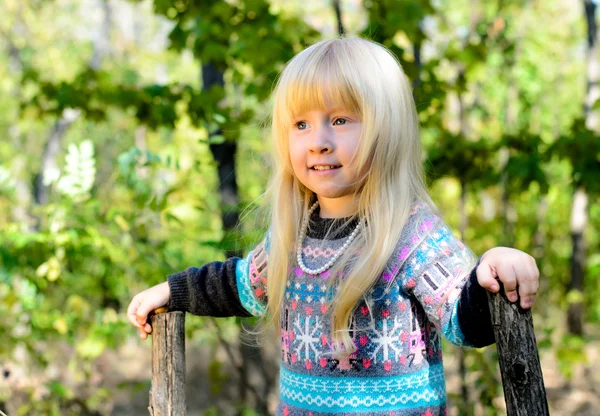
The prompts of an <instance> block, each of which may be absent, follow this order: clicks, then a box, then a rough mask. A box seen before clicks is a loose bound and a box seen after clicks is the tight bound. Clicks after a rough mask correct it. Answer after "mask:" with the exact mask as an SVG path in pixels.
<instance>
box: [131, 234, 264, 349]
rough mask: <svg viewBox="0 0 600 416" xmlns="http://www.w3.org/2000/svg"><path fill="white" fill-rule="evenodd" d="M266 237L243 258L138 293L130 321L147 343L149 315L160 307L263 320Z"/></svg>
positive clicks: (190, 270)
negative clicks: (255, 317)
mask: <svg viewBox="0 0 600 416" xmlns="http://www.w3.org/2000/svg"><path fill="white" fill-rule="evenodd" d="M268 241H269V239H268V234H267V237H266V238H265V240H264V241H263V242H262V243H260V244H259V245H258V246H257V247H256V248H255V249H254V250H252V252H250V254H248V256H246V258H244V259H240V258H230V259H227V260H226V261H224V262H212V263H208V264H206V265H204V266H202V267H200V268H196V267H190V268H188V269H186V270H184V271H183V272H180V273H175V274H173V275H170V276H168V278H167V282H164V283H161V284H158V285H156V286H153V287H151V288H149V289H146V290H144V291H143V292H140V293H138V294H137V295H135V296H134V297H133V299H132V300H131V302H130V304H129V307H128V308H127V315H128V318H129V321H130V322H131V324H132V325H133V326H135V327H136V328H138V329H139V331H140V337H141V338H142V339H146V338H147V336H148V334H149V333H151V332H152V328H151V327H150V325H149V324H148V322H147V320H148V315H149V314H150V313H151V312H152V311H154V310H156V309H157V308H159V307H162V306H165V305H166V306H167V307H168V309H170V310H174V311H184V312H190V313H193V314H196V315H205V316H207V315H208V316H241V317H246V316H252V315H254V316H262V315H263V314H264V312H265V310H266V304H267V296H266V288H267V254H268Z"/></svg>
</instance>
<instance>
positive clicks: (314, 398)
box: [128, 38, 539, 416]
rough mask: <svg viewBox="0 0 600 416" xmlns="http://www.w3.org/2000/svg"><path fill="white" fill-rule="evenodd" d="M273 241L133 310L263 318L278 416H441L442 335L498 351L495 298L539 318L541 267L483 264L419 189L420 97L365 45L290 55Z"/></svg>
mask: <svg viewBox="0 0 600 416" xmlns="http://www.w3.org/2000/svg"><path fill="white" fill-rule="evenodd" d="M272 139H273V146H274V151H275V158H274V159H275V166H274V173H273V178H272V182H271V185H270V187H269V192H270V197H271V198H270V202H271V204H270V206H271V209H272V215H271V226H270V229H269V231H268V233H267V235H266V236H265V238H264V240H263V241H262V242H261V243H260V244H259V245H258V246H256V247H255V248H254V250H252V251H251V252H250V253H249V254H248V256H247V257H246V258H244V259H240V258H230V259H227V260H226V261H225V262H212V263H209V264H206V265H204V266H202V267H200V268H194V267H192V268H188V269H187V270H185V271H182V272H180V273H176V274H173V275H171V276H168V281H167V282H165V283H162V284H159V285H157V286H154V287H152V288H150V289H148V290H146V291H144V292H141V293H139V294H138V295H136V296H135V297H134V298H133V300H132V301H131V304H130V305H129V309H128V315H129V319H130V320H131V323H132V324H133V325H134V326H136V327H137V328H139V331H140V336H141V338H142V339H146V337H147V334H149V333H151V331H152V329H151V327H150V325H149V324H148V322H147V317H148V314H149V313H150V312H151V311H153V310H154V309H156V308H158V307H161V306H164V305H167V307H168V309H169V310H179V311H186V312H190V313H193V314H196V315H211V316H242V317H244V316H252V315H253V316H264V317H266V318H267V320H268V322H270V323H272V324H274V325H275V327H276V329H277V331H278V333H279V336H280V340H281V371H280V380H279V383H280V387H279V399H280V402H279V406H278V408H277V415H286V416H287V415H294V416H296V415H298V416H300V415H306V416H308V415H314V416H317V415H333V414H336V415H337V414H339V415H344V414H353V415H390V414H393V415H396V416H400V415H444V414H446V413H445V412H446V390H445V382H444V369H443V365H442V349H441V339H440V336H441V335H444V336H445V337H446V338H447V339H448V340H449V341H450V342H452V343H454V344H457V345H466V346H473V347H482V346H485V345H489V344H491V343H493V342H494V336H493V331H492V327H491V322H490V316H489V310H488V306H487V305H488V303H487V295H486V292H485V290H486V289H487V290H489V291H492V292H497V291H498V290H499V285H498V280H497V279H499V280H500V281H501V282H502V283H503V284H504V288H505V291H506V293H507V296H508V299H509V300H510V301H512V302H516V301H517V300H518V298H519V297H520V305H521V307H523V308H529V307H531V305H532V304H533V300H534V298H535V294H536V291H537V287H538V274H539V273H538V269H537V266H536V263H535V260H534V259H533V258H532V257H531V256H529V255H528V254H525V253H523V252H521V251H518V250H514V249H510V248H503V247H499V248H494V249H491V250H489V251H487V252H486V253H485V254H484V255H483V256H482V257H480V258H479V259H477V258H476V257H475V256H474V255H473V254H472V253H471V251H470V250H469V249H468V248H467V247H465V245H464V244H463V243H461V242H460V241H459V240H458V239H456V238H455V237H454V236H453V235H452V232H451V231H450V229H449V228H448V226H447V225H446V224H444V222H443V221H442V219H441V218H440V215H439V213H438V212H437V210H436V208H435V206H434V204H433V202H432V201H431V199H430V197H429V195H428V194H427V190H426V188H425V185H424V182H423V174H422V171H421V169H422V164H421V156H422V155H421V147H420V139H419V126H418V119H417V114H416V111H415V105H414V102H413V98H412V93H411V88H410V84H409V82H408V80H407V78H406V76H405V74H404V73H403V71H402V69H401V67H400V65H399V64H398V62H397V61H396V59H395V58H394V57H393V55H392V54H391V53H390V52H389V51H388V50H387V49H385V48H384V47H383V46H381V45H379V44H377V43H374V42H372V41H368V40H364V39H360V38H345V39H334V40H326V41H322V42H319V43H317V44H315V45H313V46H311V47H309V48H307V49H306V50H304V51H302V52H301V53H299V54H298V55H297V56H295V57H294V58H293V59H292V60H291V61H290V62H289V63H288V64H287V66H286V67H285V69H284V71H283V72H282V74H281V76H280V78H279V80H278V83H277V87H276V89H275V91H274V93H273V115H272Z"/></svg>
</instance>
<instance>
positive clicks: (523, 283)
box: [477, 247, 540, 309]
mask: <svg viewBox="0 0 600 416" xmlns="http://www.w3.org/2000/svg"><path fill="white" fill-rule="evenodd" d="M539 276H540V272H539V270H538V268H537V265H536V263H535V259H534V258H533V257H531V256H530V255H529V254H527V253H524V252H522V251H520V250H516V249H514V248H508V247H495V248H492V249H491V250H488V251H486V252H485V253H484V255H483V256H482V257H481V262H480V263H479V267H477V281H478V282H479V285H480V286H481V287H483V288H485V289H487V290H489V291H490V292H494V293H496V292H498V290H500V286H499V285H498V282H497V281H496V279H499V280H500V281H501V282H502V283H503V284H504V291H505V293H506V297H507V298H508V300H509V301H511V302H516V301H517V300H518V299H519V297H520V298H521V308H523V309H528V308H531V305H533V301H534V300H535V295H536V293H537V290H538V285H539V282H538V280H539ZM517 290H518V295H517Z"/></svg>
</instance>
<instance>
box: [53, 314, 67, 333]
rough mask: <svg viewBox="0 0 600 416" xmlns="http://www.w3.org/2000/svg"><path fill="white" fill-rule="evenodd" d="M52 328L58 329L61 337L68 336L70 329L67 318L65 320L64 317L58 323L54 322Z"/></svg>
mask: <svg viewBox="0 0 600 416" xmlns="http://www.w3.org/2000/svg"><path fill="white" fill-rule="evenodd" d="M52 327H53V328H54V329H56V330H57V331H58V333H59V334H61V335H64V334H66V333H67V330H68V329H69V328H68V326H67V321H65V318H63V317H60V318H58V319H57V320H56V321H54V323H53V324H52Z"/></svg>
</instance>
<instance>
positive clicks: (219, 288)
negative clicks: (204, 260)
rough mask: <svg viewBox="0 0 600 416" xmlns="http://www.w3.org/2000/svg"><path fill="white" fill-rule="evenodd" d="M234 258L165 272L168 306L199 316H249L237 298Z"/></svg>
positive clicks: (235, 259)
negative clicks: (168, 297) (167, 285)
mask: <svg viewBox="0 0 600 416" xmlns="http://www.w3.org/2000/svg"><path fill="white" fill-rule="evenodd" d="M238 261H239V258H230V259H227V260H226V261H225V262H218V261H215V262H212V263H208V264H206V265H204V266H202V267H200V268H198V267H190V268H188V269H186V270H184V271H182V272H179V273H175V274H172V275H169V276H168V277H167V280H168V282H169V289H170V291H171V299H170V300H169V303H168V306H167V307H168V309H169V310H170V311H183V312H190V313H192V314H194V315H200V316H215V317H223V316H240V317H248V316H252V315H251V314H250V313H249V312H248V311H246V309H245V308H244V307H243V306H242V304H241V302H240V297H239V294H238V289H237V282H236V275H235V269H236V264H237V262H238Z"/></svg>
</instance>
